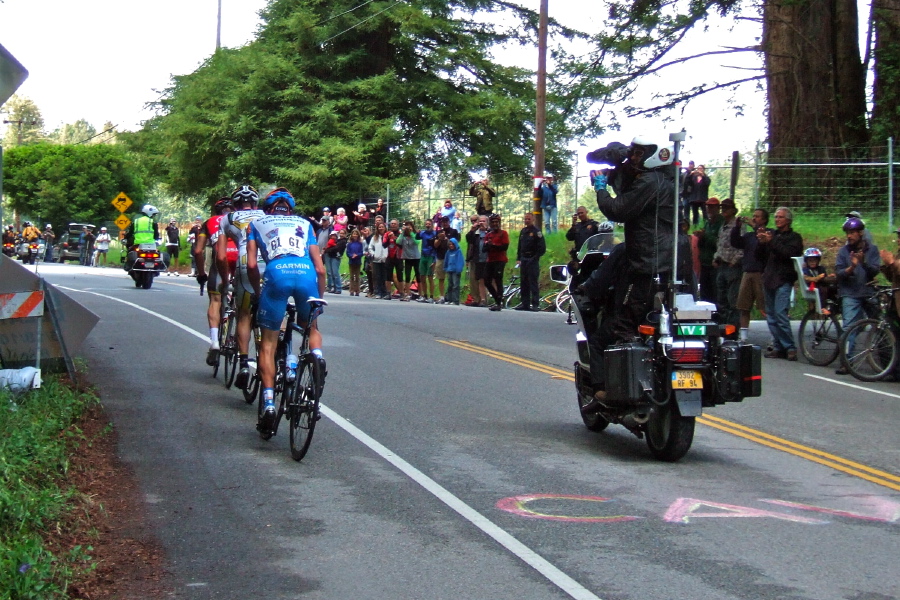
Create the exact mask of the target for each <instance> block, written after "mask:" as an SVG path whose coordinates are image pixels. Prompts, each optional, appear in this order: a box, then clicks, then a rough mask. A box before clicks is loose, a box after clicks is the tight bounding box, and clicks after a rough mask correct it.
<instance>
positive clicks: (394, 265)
mask: <svg viewBox="0 0 900 600" xmlns="http://www.w3.org/2000/svg"><path fill="white" fill-rule="evenodd" d="M399 236H400V221H398V220H397V219H391V223H390V226H389V227H388V230H387V233H385V234H384V238H383V239H382V244H384V245H385V246H387V273H386V278H385V280H386V281H387V283H386V285H387V288H388V300H390V298H391V294H390V292H391V284H390V282H391V281H393V283H394V287H395V288H396V290H397V298H402V294H403V286H402V284H401V283H400V281H401V280H402V279H403V248H401V247H400V246H399V245H398V244H397V238H398V237H399Z"/></svg>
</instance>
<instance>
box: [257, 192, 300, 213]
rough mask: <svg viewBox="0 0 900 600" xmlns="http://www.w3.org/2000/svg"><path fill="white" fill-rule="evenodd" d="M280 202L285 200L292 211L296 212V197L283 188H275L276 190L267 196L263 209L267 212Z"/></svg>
mask: <svg viewBox="0 0 900 600" xmlns="http://www.w3.org/2000/svg"><path fill="white" fill-rule="evenodd" d="M279 200H284V201H285V202H287V203H288V205H289V206H290V207H291V210H294V206H295V205H296V203H295V202H294V197H293V196H291V193H290V192H289V191H287V190H286V189H285V188H283V187H279V188H275V189H274V190H272V191H271V192H269V193H268V194H266V197H265V198H264V199H263V203H262V209H263V210H267V209H269V208H271V207H272V206H273V205H274V204H275V203H276V202H278V201H279ZM267 212H268V211H267Z"/></svg>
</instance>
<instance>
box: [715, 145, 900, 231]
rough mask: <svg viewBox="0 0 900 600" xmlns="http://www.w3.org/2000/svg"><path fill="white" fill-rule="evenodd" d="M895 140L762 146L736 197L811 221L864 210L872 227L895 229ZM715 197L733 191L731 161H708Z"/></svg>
mask: <svg viewBox="0 0 900 600" xmlns="http://www.w3.org/2000/svg"><path fill="white" fill-rule="evenodd" d="M898 165H900V163H896V162H895V161H894V148H893V140H892V139H888V140H887V141H886V144H885V145H882V146H874V147H867V148H861V149H847V148H804V149H783V150H781V151H779V152H777V153H774V152H766V151H764V150H763V149H760V150H759V151H757V152H756V153H755V154H753V153H749V154H745V155H743V156H742V159H741V168H740V178H739V180H738V186H737V190H736V193H735V201H736V202H737V203H738V205H739V207H740V208H741V209H742V211H744V212H748V211H749V210H750V209H752V208H754V207H757V206H758V207H762V208H766V209H769V210H773V209H775V208H777V207H779V206H787V207H789V208H790V209H792V210H793V211H794V213H795V216H798V215H799V216H801V217H803V218H806V219H807V220H821V221H823V222H824V221H828V222H834V220H835V219H839V220H841V219H842V218H843V216H844V215H845V214H846V213H847V212H848V211H859V212H860V213H862V215H863V217H864V218H865V220H866V222H867V224H868V225H869V226H870V227H874V228H876V230H878V229H880V230H882V231H884V230H893V229H894V221H895V218H894V209H895V206H896V203H897V200H898V198H897V190H896V185H895V176H896V174H895V171H896V167H897V166H898ZM707 173H709V175H710V179H711V185H710V195H711V196H717V197H719V198H720V199H721V198H725V197H727V196H728V195H729V193H730V192H729V185H730V179H731V161H730V160H729V161H725V162H723V163H711V164H708V165H707Z"/></svg>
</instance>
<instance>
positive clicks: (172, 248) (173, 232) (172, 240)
mask: <svg viewBox="0 0 900 600" xmlns="http://www.w3.org/2000/svg"><path fill="white" fill-rule="evenodd" d="M166 252H168V253H169V270H168V271H167V272H166V275H172V274H174V275H175V277H178V276H179V275H181V273H179V272H178V258H179V256H178V255H179V253H180V252H181V232H180V231H178V221H176V220H175V219H170V220H169V224H168V225H167V226H166ZM173 265H174V267H173ZM173 268H174V270H173Z"/></svg>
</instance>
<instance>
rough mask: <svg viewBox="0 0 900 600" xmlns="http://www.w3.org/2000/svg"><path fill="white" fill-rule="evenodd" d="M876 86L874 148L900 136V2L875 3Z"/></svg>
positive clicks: (882, 1) (873, 130) (883, 0)
mask: <svg viewBox="0 0 900 600" xmlns="http://www.w3.org/2000/svg"><path fill="white" fill-rule="evenodd" d="M872 16H873V18H874V20H875V66H874V72H875V83H874V89H873V100H874V108H873V110H872V144H873V145H879V146H881V145H883V144H885V141H886V140H887V138H889V137H893V138H894V144H897V142H898V136H900V0H874V4H873V6H872Z"/></svg>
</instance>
